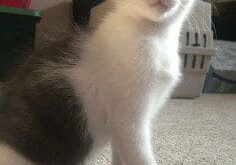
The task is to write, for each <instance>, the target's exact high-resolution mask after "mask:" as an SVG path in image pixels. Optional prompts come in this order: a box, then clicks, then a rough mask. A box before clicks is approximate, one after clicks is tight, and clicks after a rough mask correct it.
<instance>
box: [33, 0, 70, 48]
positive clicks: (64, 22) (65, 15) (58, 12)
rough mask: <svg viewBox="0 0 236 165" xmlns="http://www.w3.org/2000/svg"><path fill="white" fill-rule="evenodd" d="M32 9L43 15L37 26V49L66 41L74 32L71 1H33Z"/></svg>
mask: <svg viewBox="0 0 236 165" xmlns="http://www.w3.org/2000/svg"><path fill="white" fill-rule="evenodd" d="M31 8H32V9H37V10H41V11H42V13H43V16H42V20H41V21H40V23H39V24H38V25H37V34H36V47H37V46H38V47H39V46H40V47H41V46H43V45H45V44H49V43H50V42H54V41H56V40H61V39H64V38H65V36H66V35H67V34H68V33H70V32H72V31H73V21H72V1H71V0H33V1H32V4H31Z"/></svg>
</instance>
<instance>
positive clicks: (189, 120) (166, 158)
mask: <svg viewBox="0 0 236 165" xmlns="http://www.w3.org/2000/svg"><path fill="white" fill-rule="evenodd" d="M235 138H236V95H203V96H202V97H201V98H198V99H194V100H171V101H170V102H169V103H168V105H167V106H166V107H165V108H164V109H163V110H162V111H161V112H160V113H159V116H158V117H157V118H156V120H155V123H154V130H153V144H154V150H155V154H156V160H157V162H158V165H236V140H235ZM89 164H90V165H110V164H111V153H110V147H109V146H107V147H106V148H105V149H104V150H103V151H102V152H101V153H99V156H98V157H97V158H96V159H94V160H92V161H91V162H90V163H89Z"/></svg>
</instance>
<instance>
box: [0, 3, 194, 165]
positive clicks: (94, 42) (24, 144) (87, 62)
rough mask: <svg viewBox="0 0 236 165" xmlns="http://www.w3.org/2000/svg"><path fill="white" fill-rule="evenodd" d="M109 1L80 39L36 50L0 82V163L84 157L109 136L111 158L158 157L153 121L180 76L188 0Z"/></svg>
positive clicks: (63, 164)
mask: <svg viewBox="0 0 236 165" xmlns="http://www.w3.org/2000/svg"><path fill="white" fill-rule="evenodd" d="M111 1H113V3H114V6H115V8H114V10H113V11H112V12H110V13H109V14H108V15H107V16H106V18H105V19H104V21H103V22H102V23H101V25H100V26H99V27H98V28H97V29H96V30H95V31H94V32H93V33H92V34H91V36H90V37H89V38H88V39H86V40H85V41H84V42H83V43H81V41H80V39H79V37H78V36H74V37H73V38H72V39H71V40H70V44H68V45H67V46H66V47H65V46H64V43H59V44H57V45H55V46H54V47H51V48H50V49H45V50H42V51H38V52H36V54H34V55H33V56H32V57H31V58H29V59H28V60H27V61H26V63H25V65H24V66H23V67H22V69H21V70H20V71H19V72H18V73H17V74H16V75H14V76H13V77H12V79H11V80H10V81H9V82H7V83H5V86H4V88H3V94H2V99H3V100H4V101H2V102H3V104H2V105H1V106H2V107H1V110H0V146H1V147H0V155H1V157H0V164H1V165H4V163H3V162H4V161H5V162H8V163H7V165H9V164H10V163H9V162H10V161H13V162H14V161H15V162H14V163H12V164H14V165H24V164H26V163H25V162H28V163H29V164H36V165H76V164H83V162H84V160H85V159H86V158H87V157H88V155H89V154H90V153H92V152H93V151H94V150H95V149H96V148H99V147H101V146H102V145H103V144H105V143H106V142H107V141H110V142H111V143H112V150H113V164H114V165H121V164H126V165H155V164H156V162H155V158H154V155H153V151H152V146H151V122H152V118H153V117H154V116H155V114H156V113H157V112H158V110H159V109H160V108H161V107H162V106H163V104H164V103H165V102H166V100H167V98H168V97H169V96H170V93H171V91H172V90H173V88H174V87H175V86H176V84H177V83H178V81H179V79H180V76H181V72H180V66H179V65H180V59H179V56H178V38H179V33H180V29H181V26H182V23H183V21H184V18H185V17H186V16H187V14H188V12H189V11H190V9H191V7H192V6H193V3H194V0H111ZM63 47H64V48H63ZM55 48H57V49H55ZM2 155H5V158H4V156H2ZM5 164H6V163H5Z"/></svg>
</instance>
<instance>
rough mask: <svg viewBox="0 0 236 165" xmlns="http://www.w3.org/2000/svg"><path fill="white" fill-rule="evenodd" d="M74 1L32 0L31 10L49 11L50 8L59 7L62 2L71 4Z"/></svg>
mask: <svg viewBox="0 0 236 165" xmlns="http://www.w3.org/2000/svg"><path fill="white" fill-rule="evenodd" d="M71 1H72V0H32V2H31V8H32V9H40V10H42V9H47V8H49V7H52V6H55V5H58V4H60V3H62V2H71Z"/></svg>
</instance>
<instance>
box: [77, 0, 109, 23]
mask: <svg viewBox="0 0 236 165" xmlns="http://www.w3.org/2000/svg"><path fill="white" fill-rule="evenodd" d="M102 2H105V0H73V16H74V20H75V22H76V23H77V24H78V25H88V24H89V19H90V10H91V9H92V8H93V7H95V6H97V5H99V4H100V3H102Z"/></svg>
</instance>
